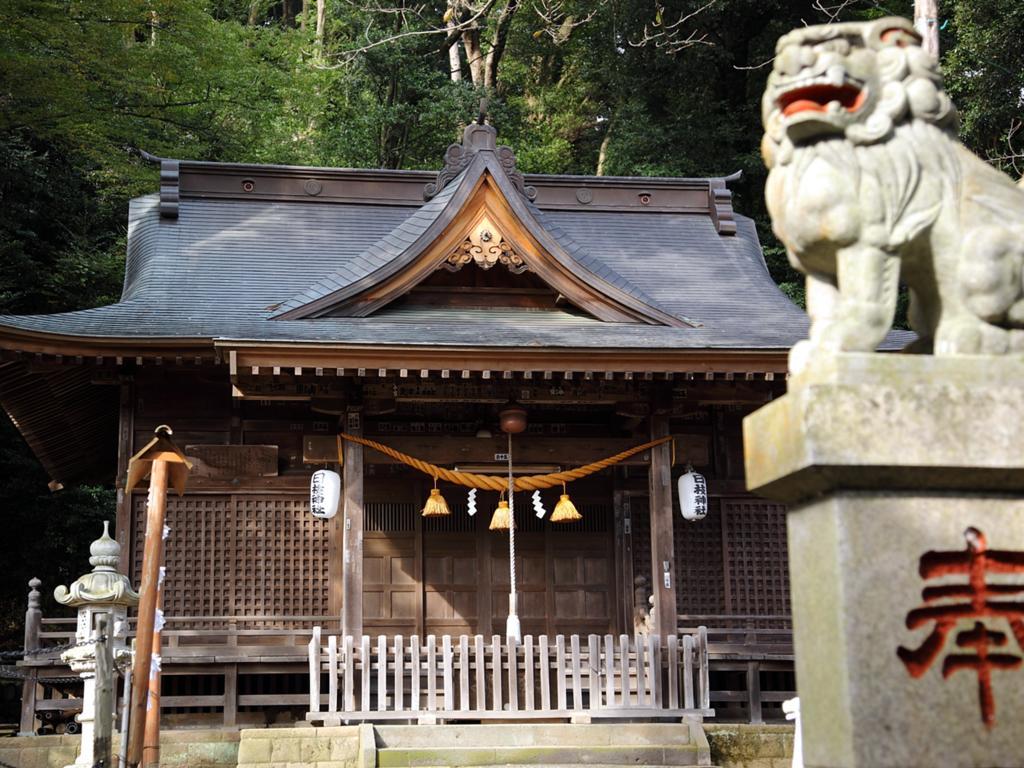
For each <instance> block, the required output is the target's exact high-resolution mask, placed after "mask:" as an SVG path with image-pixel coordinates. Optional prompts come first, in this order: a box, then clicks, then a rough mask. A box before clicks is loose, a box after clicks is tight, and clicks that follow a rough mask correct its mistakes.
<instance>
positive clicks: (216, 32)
mask: <svg viewBox="0 0 1024 768" xmlns="http://www.w3.org/2000/svg"><path fill="white" fill-rule="evenodd" d="M912 5H913V3H912V1H911V0H884V2H876V1H875V0H711V1H710V2H709V1H708V0H696V1H695V2H693V1H690V0H664V2H659V1H658V0H447V2H445V0H435V1H434V2H415V1H414V0H4V1H3V3H2V4H0V312H2V313H18V314H22V313H47V312H59V311H66V310H72V309H82V308H86V307H92V306H97V305H100V304H106V303H110V302H113V301H116V300H117V298H118V295H119V293H120V287H121V281H122V276H123V268H124V253H125V238H126V223H127V210H128V207H127V203H128V199H129V198H131V197H133V196H135V195H140V194H147V193H150V192H152V191H154V190H155V189H156V188H157V186H158V177H157V169H156V168H155V167H154V166H153V165H151V164H149V163H146V162H145V161H143V160H142V159H141V157H140V155H139V153H138V151H137V150H139V149H143V150H146V151H148V152H150V153H153V154H155V155H159V156H164V157H174V158H185V159H201V160H219V161H232V162H255V163H286V164H297V165H320V166H341V167H346V166H347V167H384V168H422V169H436V168H438V167H439V166H440V164H441V162H442V157H443V153H444V150H445V148H446V146H447V145H448V144H449V143H451V142H452V141H455V140H456V139H457V138H458V136H459V134H460V130H461V128H462V127H463V126H464V125H465V124H466V123H467V122H468V121H470V120H472V119H473V118H474V117H475V116H476V114H477V108H478V103H479V100H480V98H481V97H484V96H486V97H488V98H489V111H488V115H489V119H490V121H491V122H492V123H493V124H494V125H495V126H496V127H497V128H498V132H499V140H500V141H501V142H502V143H504V144H509V145H511V146H512V148H513V149H514V150H515V152H516V156H517V160H518V164H519V167H520V168H521V169H522V170H523V171H526V172H536V173H572V174H599V175H652V176H654V175H657V176H709V175H710V176H721V175H725V174H728V173H732V172H733V171H737V170H741V171H743V178H742V180H741V181H739V182H738V183H736V184H735V185H733V189H734V193H735V206H736V208H737V210H739V211H740V212H742V213H744V214H746V215H749V216H752V217H754V218H755V220H756V221H757V224H758V229H759V233H760V236H761V241H762V243H763V244H764V246H765V256H766V260H767V262H768V265H769V268H770V270H771V272H772V274H773V276H774V277H775V279H776V281H777V282H778V283H779V284H780V286H781V287H782V289H783V290H784V291H785V292H786V293H787V294H788V295H789V296H790V297H791V298H793V300H794V301H796V302H797V303H800V302H801V301H802V287H801V281H800V280H798V275H796V273H794V272H793V271H792V270H791V269H790V267H789V266H788V264H787V263H786V259H785V256H784V254H783V252H782V249H781V248H780V247H779V245H778V243H777V241H776V240H775V239H774V238H773V236H772V234H771V228H770V223H769V221H768V218H767V214H766V212H765V209H764V204H763V200H762V193H763V185H764V179H765V175H766V174H765V170H764V167H763V165H762V162H761V159H760V155H759V151H758V147H759V144H760V137H761V126H760V98H761V92H762V90H763V88H764V84H765V80H766V78H767V76H768V73H769V71H770V68H771V60H772V55H773V50H774V46H775V41H776V39H777V38H778V37H779V36H780V35H781V34H783V33H785V32H786V31H788V30H790V29H792V28H794V27H798V26H802V25H804V24H814V23H823V22H833V21H843V20H856V19H864V18H869V17H874V16H879V15H890V14H895V15H903V16H912V15H913V7H912ZM939 11H940V14H939V17H938V19H937V20H936V22H935V24H936V25H937V26H938V27H939V29H940V39H941V49H942V61H943V65H944V68H945V72H946V81H947V86H948V88H949V90H950V92H951V93H952V95H953V98H954V100H955V102H956V103H957V104H958V106H959V108H960V111H961V115H962V137H963V139H964V141H965V142H966V143H967V145H968V146H969V147H970V148H971V149H972V150H974V151H975V152H977V153H978V154H979V155H981V156H982V157H985V158H987V159H989V160H990V161H991V162H992V163H994V164H996V165H998V166H1000V167H1001V168H1003V169H1004V170H1006V171H1007V172H1009V173H1011V175H1013V176H1014V177H1015V178H1016V177H1019V176H1020V175H1021V172H1022V171H1024V129H1022V127H1021V126H1022V122H1024V108H1022V95H1024V3H1022V2H1021V1H1020V0H941V1H940V3H939ZM47 481H48V478H47V477H46V475H45V473H44V472H43V470H42V468H41V467H40V466H39V464H38V463H37V462H36V461H35V459H34V458H33V457H32V455H31V453H30V452H29V450H28V448H27V446H26V445H25V444H24V442H23V441H22V440H21V438H20V436H19V435H18V433H17V431H16V430H15V428H14V426H13V425H12V424H11V423H10V421H9V420H8V419H6V418H0V512H2V515H3V516H2V524H3V526H4V536H3V542H4V543H3V544H2V545H0V563H2V566H3V574H4V578H3V580H2V581H0V647H16V646H17V645H18V642H19V637H20V633H21V631H22V630H21V626H22V625H21V622H22V618H23V616H24V609H25V608H24V607H25V593H26V587H25V584H26V582H27V580H28V579H29V577H31V576H35V575H45V576H46V577H47V578H48V579H53V580H54V581H53V582H51V583H47V584H45V585H44V587H43V594H44V610H47V611H48V612H52V600H51V598H50V595H51V594H52V589H53V587H54V586H55V585H56V584H57V583H67V582H68V581H70V580H71V579H74V578H75V577H76V576H77V575H79V574H80V573H82V572H83V570H84V569H86V568H87V567H88V566H87V562H86V561H87V557H88V551H87V548H88V543H89V542H90V541H91V540H93V539H94V538H96V536H97V534H98V533H99V532H100V530H101V527H100V524H99V521H100V520H102V519H104V518H113V517H114V494H113V491H112V490H111V488H110V487H79V488H68V489H64V490H61V491H59V492H56V493H51V492H50V491H49V490H48V489H47ZM48 609H49V610H48ZM7 694H13V695H16V692H15V691H14V686H5V687H3V688H2V694H0V695H4V696H5V697H6V698H8V699H10V696H9V695H7Z"/></svg>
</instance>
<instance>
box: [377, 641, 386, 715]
mask: <svg viewBox="0 0 1024 768" xmlns="http://www.w3.org/2000/svg"><path fill="white" fill-rule="evenodd" d="M387 704H388V639H387V638H386V637H385V636H384V635H378V636H377V711H378V712H383V711H384V710H385V709H387Z"/></svg>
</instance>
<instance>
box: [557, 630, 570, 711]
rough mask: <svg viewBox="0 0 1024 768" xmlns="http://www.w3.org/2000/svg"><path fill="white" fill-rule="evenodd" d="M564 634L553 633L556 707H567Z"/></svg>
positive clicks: (563, 708) (564, 708) (563, 709)
mask: <svg viewBox="0 0 1024 768" xmlns="http://www.w3.org/2000/svg"><path fill="white" fill-rule="evenodd" d="M565 672H566V670H565V635H555V684H556V685H557V686H558V708H559V709H561V710H562V711H565V710H566V709H568V708H569V705H568V704H567V703H566V696H565Z"/></svg>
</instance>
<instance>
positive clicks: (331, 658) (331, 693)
mask: <svg viewBox="0 0 1024 768" xmlns="http://www.w3.org/2000/svg"><path fill="white" fill-rule="evenodd" d="M345 639H346V640H348V638H347V637H346V638H345ZM345 650H346V651H347V650H348V644H347V643H346V644H345ZM327 667H328V669H331V670H334V671H337V669H338V636H337V635H331V636H330V637H328V638H327ZM345 671H346V673H347V672H348V664H347V662H346V666H345ZM348 678H349V675H348V674H346V675H345V680H346V683H345V685H346V688H347V687H348ZM327 711H328V712H331V713H334V712H337V711H338V676H337V675H336V674H332V675H331V676H330V677H329V678H328V679H327Z"/></svg>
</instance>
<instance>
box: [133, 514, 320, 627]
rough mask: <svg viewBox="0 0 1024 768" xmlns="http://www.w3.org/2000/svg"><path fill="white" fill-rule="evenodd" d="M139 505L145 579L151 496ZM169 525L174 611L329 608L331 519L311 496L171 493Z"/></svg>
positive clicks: (168, 593) (136, 567)
mask: <svg viewBox="0 0 1024 768" xmlns="http://www.w3.org/2000/svg"><path fill="white" fill-rule="evenodd" d="M133 507H134V513H133V518H132V519H133V521H134V544H133V546H132V555H133V557H132V567H133V573H134V575H135V583H138V581H139V577H140V574H141V567H142V563H141V555H142V543H143V539H144V536H145V516H146V496H145V495H144V494H137V495H136V496H135V498H134V504H133ZM167 525H168V526H169V527H170V529H171V532H170V536H169V538H168V540H167V548H166V553H165V558H164V562H165V563H166V566H167V577H166V581H165V584H164V610H165V612H166V613H167V615H169V616H258V615H276V616H322V615H326V614H327V612H328V606H327V600H328V572H327V569H328V541H327V526H326V525H325V524H324V523H323V522H322V521H320V520H317V519H315V518H314V517H312V516H311V515H310V514H309V503H308V498H307V497H306V496H305V495H302V496H299V495H291V494H287V495H285V494H231V495H229V494H210V495H205V494H195V495H191V494H189V495H185V496H183V497H181V498H178V497H175V496H173V495H171V496H168V499H167Z"/></svg>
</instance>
